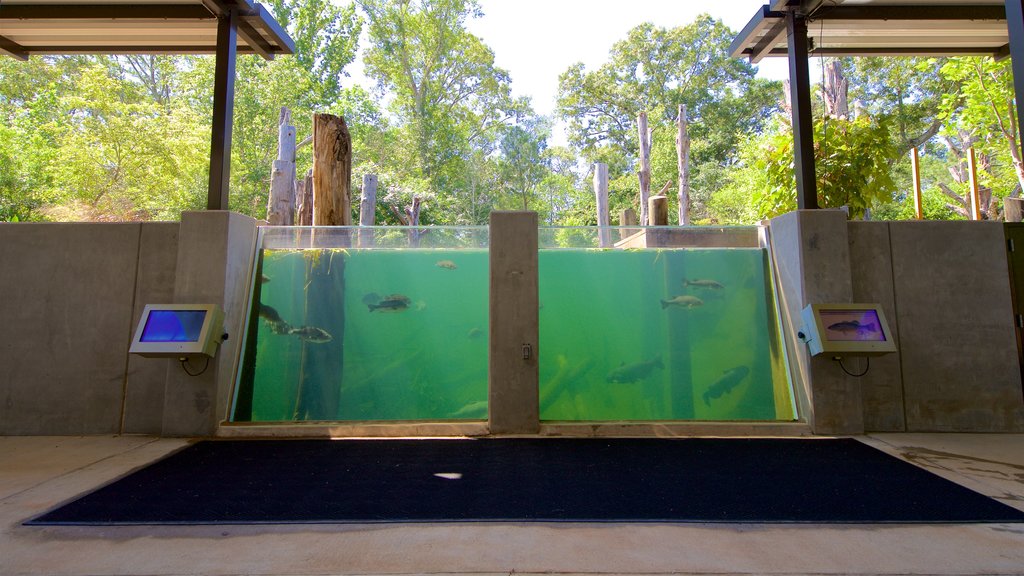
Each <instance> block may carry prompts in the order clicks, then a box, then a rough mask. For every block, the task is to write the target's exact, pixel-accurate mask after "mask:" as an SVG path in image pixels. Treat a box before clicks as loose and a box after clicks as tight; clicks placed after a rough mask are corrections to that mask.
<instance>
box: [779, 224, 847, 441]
mask: <svg viewBox="0 0 1024 576" xmlns="http://www.w3.org/2000/svg"><path fill="white" fill-rule="evenodd" d="M771 236H772V249H773V252H774V255H775V263H776V266H777V268H778V272H779V274H778V281H779V289H780V299H781V302H782V313H783V315H784V316H785V324H784V325H785V328H786V339H787V343H788V345H789V346H790V350H793V351H794V354H793V360H794V370H795V372H796V377H797V386H796V387H797V396H798V398H800V400H801V402H800V404H801V407H802V408H803V411H804V414H803V415H804V416H805V417H806V418H807V421H808V424H809V425H810V426H811V430H812V431H813V432H814V433H815V434H860V433H863V432H864V414H863V409H862V404H861V402H862V401H861V383H860V381H859V380H858V379H857V378H854V377H851V376H847V375H846V374H845V373H844V372H843V370H842V369H841V368H840V366H839V364H838V363H837V362H836V361H835V360H832V359H831V358H829V357H826V356H824V355H820V356H817V357H814V358H811V357H810V355H809V354H808V352H807V346H806V345H805V344H803V343H802V342H800V341H798V340H797V339H796V332H797V330H799V329H800V326H801V324H802V321H801V319H800V311H801V310H802V309H803V308H804V307H805V306H807V305H808V304H811V303H826V302H851V301H852V298H853V288H852V285H851V281H850V246H849V236H848V231H847V222H846V214H845V213H844V212H842V211H839V210H797V211H795V212H790V213H788V214H783V215H782V216H779V217H777V218H774V219H772V220H771ZM801 384H802V385H801Z"/></svg>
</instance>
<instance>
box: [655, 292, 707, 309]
mask: <svg viewBox="0 0 1024 576" xmlns="http://www.w3.org/2000/svg"><path fill="white" fill-rule="evenodd" d="M703 305H704V301H703V300H701V299H700V298H697V297H696V296H690V295H688V294H684V295H682V296H676V297H675V298H672V299H670V300H662V301H661V309H662V310H664V309H665V308H668V307H669V306H678V307H679V308H696V307H698V306H703Z"/></svg>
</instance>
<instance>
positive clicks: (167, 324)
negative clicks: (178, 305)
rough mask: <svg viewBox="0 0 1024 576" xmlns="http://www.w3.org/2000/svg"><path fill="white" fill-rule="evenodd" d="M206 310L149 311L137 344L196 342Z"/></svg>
mask: <svg viewBox="0 0 1024 576" xmlns="http://www.w3.org/2000/svg"><path fill="white" fill-rule="evenodd" d="M204 320H206V310H150V312H149V318H147V319H146V326H145V327H144V328H143V329H142V336H141V337H140V338H139V342H198V341H199V333H200V332H202V330H203V321H204Z"/></svg>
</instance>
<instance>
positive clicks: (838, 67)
mask: <svg viewBox="0 0 1024 576" xmlns="http://www.w3.org/2000/svg"><path fill="white" fill-rule="evenodd" d="M849 89H850V81H849V80H847V79H846V78H844V77H843V67H842V64H840V62H839V60H832V61H831V62H829V63H828V64H826V65H825V86H824V87H823V88H822V89H821V97H822V100H824V102H825V113H826V114H828V115H829V116H832V117H833V118H844V119H845V118H849V117H850V105H849Z"/></svg>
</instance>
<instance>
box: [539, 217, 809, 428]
mask: <svg viewBox="0 0 1024 576" xmlns="http://www.w3.org/2000/svg"><path fill="white" fill-rule="evenodd" d="M590 230H593V229H589V230H588V229H562V230H553V231H551V232H550V233H548V234H542V236H541V251H540V254H539V266H540V287H539V291H540V293H539V296H540V342H541V343H542V346H543V350H542V353H541V354H540V356H539V359H540V389H539V397H540V416H541V420H543V421H548V422H557V421H564V422H568V421H576V422H580V421H627V420H628V421H665V420H673V421H678V420H699V421H726V420H730V421H731V420H751V421H752V420H760V421H791V420H794V419H795V418H796V408H795V403H794V399H793V392H792V388H791V384H790V378H789V371H788V367H787V365H786V361H785V358H784V351H783V349H782V344H781V337H780V333H781V332H780V329H779V321H778V315H777V310H776V305H775V300H774V291H773V289H772V283H771V278H770V272H769V260H768V254H767V251H766V250H763V249H761V248H758V247H757V246H756V245H755V246H752V247H714V246H708V244H714V242H715V239H716V238H717V237H718V236H715V235H714V234H710V233H709V234H707V236H709V238H706V239H702V240H701V242H700V243H701V244H702V245H701V246H679V247H673V246H667V247H659V248H646V247H639V248H626V249H607V248H598V247H597V246H599V240H598V239H597V238H596V237H595V236H594V234H595V233H594V232H591V231H590ZM729 233H730V232H729V231H725V232H723V233H722V234H721V240H722V243H723V244H727V245H728V244H736V243H737V242H736V241H735V240H734V239H732V238H730V237H729V236H728V234H729ZM616 235H617V232H616ZM574 236H575V237H574ZM754 238H756V236H754ZM616 240H618V237H616Z"/></svg>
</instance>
